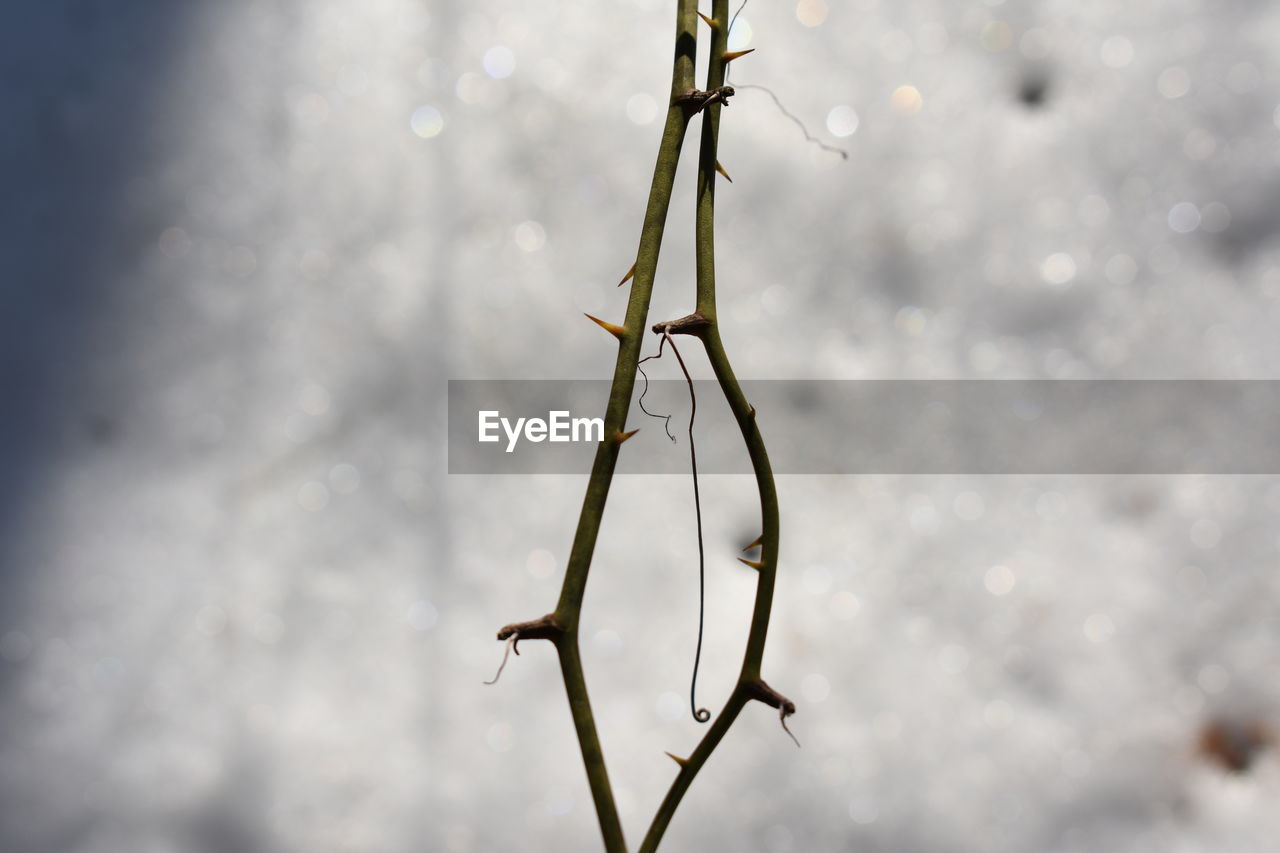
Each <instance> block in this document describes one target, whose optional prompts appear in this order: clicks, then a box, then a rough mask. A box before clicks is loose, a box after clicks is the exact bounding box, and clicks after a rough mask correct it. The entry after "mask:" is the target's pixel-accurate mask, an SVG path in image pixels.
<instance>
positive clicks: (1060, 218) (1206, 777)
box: [0, 0, 1280, 853]
mask: <svg viewBox="0 0 1280 853" xmlns="http://www.w3.org/2000/svg"><path fill="white" fill-rule="evenodd" d="M670 6H671V4H670V3H659V2H657V0H638V1H636V2H620V3H616V4H598V3H585V2H570V0H562V2H554V1H553V0H536V2H514V0H495V2H490V3H483V4H479V3H460V2H449V3H447V2H439V0H431V2H410V0H368V1H367V2H364V3H359V4H357V3H342V2H335V0H309V1H308V2H301V0H269V2H249V0H226V2H220V3H216V4H214V3H206V4H195V3H164V2H159V0H154V2H142V0H132V2H124V3H105V2H98V0H45V2H42V3H39V4H36V3H27V4H16V5H14V6H13V7H12V8H10V9H8V10H6V13H5V18H6V21H5V27H4V28H3V31H2V32H0V45H2V46H3V49H2V50H0V57H2V58H0V62H2V63H3V66H4V69H5V73H4V75H3V77H2V78H0V109H2V110H3V114H4V122H3V130H0V154H2V155H3V159H4V164H5V168H4V170H3V179H4V182H5V183H4V186H5V190H6V191H5V193H4V203H3V204H2V205H0V263H2V264H3V267H2V269H3V282H4V295H5V310H4V312H3V313H2V314H0V324H2V328H0V332H3V336H2V337H0V356H2V357H3V362H2V365H3V368H2V371H0V383H3V384H2V385H0V390H2V391H3V395H4V397H3V399H4V401H5V415H4V418H3V419H2V420H0V447H3V452H4V457H3V458H4V463H5V473H6V480H7V482H6V488H5V489H4V490H3V493H2V494H3V496H2V497H0V537H2V538H0V582H2V583H3V588H2V589H0V719H2V720H3V723H2V724H0V802H2V803H3V805H2V806H0V809H2V814H3V821H2V823H0V847H3V848H4V849H5V850H6V851H131V853H152V851H156V853H160V851H240V850H263V851H276V850H279V851H294V850H310V851H330V850H332V851H375V850H376V851H399V850H405V851H408V850H432V851H435V850H440V851H456V853H466V851H494V850H501V849H512V848H515V847H519V848H522V849H530V850H546V849H567V850H592V849H596V848H597V847H598V838H599V835H598V830H597V828H596V824H595V817H594V813H593V811H592V808H591V803H590V798H589V795H588V791H587V787H586V780H585V776H584V774H583V771H582V768H581V764H580V760H579V758H578V754H577V747H576V742H575V740H574V738H573V731H572V727H571V724H570V720H569V715H568V709H567V707H566V703H565V700H564V696H563V688H562V686H561V684H560V681H559V675H558V668H557V666H556V664H555V660H554V656H553V654H552V653H551V651H550V649H548V648H545V647H539V645H538V644H536V643H530V644H527V645H526V646H525V648H524V654H523V655H522V656H521V657H519V658H513V661H512V663H511V664H510V665H509V666H508V667H507V670H506V673H505V674H504V676H503V679H502V681H501V683H500V684H499V685H497V686H495V687H483V686H482V685H481V681H482V680H484V679H486V678H490V677H491V676H492V674H493V671H494V668H495V667H496V665H497V662H498V660H499V658H500V656H501V647H500V646H499V644H497V643H496V642H494V640H493V635H494V632H495V631H496V629H497V628H498V627H500V626H501V625H503V624H504V623H507V622H510V621H514V620H519V619H528V618H534V617H536V616H539V615H541V614H542V613H545V612H547V611H548V610H550V609H552V607H553V606H554V602H555V598H556V595H557V592H558V589H559V583H560V579H561V575H562V572H563V566H564V562H565V558H566V556H567V553H568V549H569V543H570V541H571V537H572V533H573V528H574V524H575V521H576V516H577V511H578V508H579V505H580V501H581V497H582V490H583V487H584V485H585V472H584V476H581V477H516V476H511V477H456V476H455V477H449V476H448V475H447V474H445V473H444V471H445V467H444V462H445V447H444V445H443V437H444V414H445V413H444V410H443V405H444V394H445V381H446V380H447V379H448V378H477V379H479V378H493V379H509V378H600V377H607V376H608V375H610V372H611V369H612V362H613V354H614V348H613V345H612V342H611V341H610V340H609V339H608V337H607V336H605V335H603V334H602V333H601V332H600V331H599V330H598V329H596V328H595V327H594V326H593V325H592V324H591V323H589V322H588V321H586V320H585V319H583V318H582V316H581V312H583V311H589V312H591V313H593V314H596V315H598V316H602V317H604V318H605V319H610V320H615V321H616V320H618V319H619V318H620V317H621V314H622V312H623V310H624V306H625V300H626V294H627V289H626V288H622V289H616V288H615V287H614V284H615V283H616V282H617V280H618V279H619V278H620V277H621V275H622V274H623V273H624V272H625V271H626V269H627V267H628V266H629V265H630V263H631V260H632V258H633V256H634V251H635V245H636V241H637V238H638V234H639V227H640V220H641V216H642V213H643V210H644V204H645V198H646V193H647V189H648V185H649V180H650V176H651V170H652V165H653V158H654V154H655V153H656V149H657V144H658V136H659V133H660V123H661V113H662V108H663V101H664V99H665V97H666V93H667V87H668V86H669V80H670V56H671V51H672V44H671V36H672V32H673V18H674V12H673V9H672V8H669V7H670ZM704 11H709V10H704ZM1277 43H1280V7H1278V6H1276V5H1275V4H1272V3H1266V2H1261V0H1259V2H1249V0H1134V2H1128V3H1123V4H1121V3H1115V2H1102V0H1074V2H1059V0H1040V1H1039V2H1037V1H1036V0H1025V2H1013V0H1009V2H1000V0H950V2H942V0H911V2H889V0H854V1H853V2H847V3H836V2H834V0H833V2H829V3H826V2H823V0H800V2H799V3H796V2H791V0H788V2H781V3H769V2H765V1H764V0H755V1H754V2H752V3H750V4H749V5H748V6H747V7H746V9H745V10H744V11H743V12H742V15H741V17H740V18H739V20H738V24H737V29H736V31H735V33H734V46H737V47H754V48H756V52H755V53H754V54H751V55H750V56H749V57H747V58H745V59H743V60H740V61H739V62H737V63H735V64H734V66H733V82H734V83H735V84H744V85H745V84H755V85H763V86H768V87H769V88H770V89H771V90H772V91H773V92H775V93H776V94H777V96H778V97H779V98H780V99H781V101H782V102H783V103H784V104H785V105H786V107H787V109H788V110H790V111H791V112H792V113H794V114H795V115H796V116H798V117H800V118H801V119H802V120H804V121H805V122H806V123H807V124H808V125H809V127H810V129H811V131H812V132H813V134H814V135H815V136H818V137H820V138H821V139H822V140H823V141H824V142H826V143H828V144H831V145H835V146H839V147H843V148H844V149H846V150H847V151H848V153H849V159H848V160H847V161H845V160H842V159H841V158H840V157H838V156H836V155H834V154H831V153H829V152H825V151H823V150H822V149H820V148H819V147H817V146H815V145H812V144H810V143H807V142H805V140H804V137H803V135H802V134H801V133H800V131H799V130H798V129H797V127H796V126H795V125H794V124H793V123H791V122H790V121H789V120H788V119H787V118H786V117H785V116H784V115H783V114H782V113H780V112H779V111H778V109H777V107H776V106H775V105H774V103H773V102H772V101H771V100H770V98H769V97H768V95H766V94H765V93H764V92H761V91H759V90H752V89H746V88H744V89H742V90H741V91H740V92H739V94H738V96H737V97H735V98H734V100H733V101H732V107H731V108H730V109H729V110H727V111H725V112H724V113H723V122H722V133H721V161H722V162H723V163H724V165H725V167H726V168H727V170H728V171H729V173H730V175H732V177H733V180H734V183H733V184H723V183H722V184H721V185H720V191H719V193H718V196H719V198H718V202H719V204H718V207H719V230H718V235H717V241H718V246H719V264H720V267H719V279H720V282H721V286H720V287H721V297H720V305H721V309H720V313H721V322H722V327H723V335H724V338H725V341H726V345H727V347H728V349H729V352H730V354H731V357H732V358H733V360H734V363H735V365H736V367H737V371H738V374H739V376H742V377H750V378H975V379H999V378H1010V377H1018V378H1047V379H1060V378H1078V377H1088V378H1117V379H1118V378H1222V379H1227V378H1231V379H1244V378H1280V370H1278V369H1277V358H1278V357H1280V345H1278V344H1277V340H1276V334H1275V329H1276V327H1277V321H1278V320H1280V305H1278V300H1280V234H1278V233H1277V228H1276V224H1277V214H1276V198H1277V193H1280V168H1278V167H1280V146H1278V145H1277V142H1278V141H1280V64H1278V63H1277V60H1276V52H1275V46H1276V44H1277ZM691 137H693V138H692V139H691V140H690V143H691V145H690V148H689V149H688V150H687V151H686V163H685V166H684V168H682V170H681V174H680V176H679V177H678V181H677V193H676V198H675V201H674V203H673V206H672V215H671V219H670V221H669V224H668V230H667V241H666V244H665V246H664V250H663V256H662V264H661V267H660V270H659V278H658V284H657V288H656V291H655V295H654V300H653V317H654V318H655V319H663V318H668V317H676V316H681V315H683V314H685V313H687V312H688V311H689V310H691V309H692V305H693V293H692V288H693V286H692V253H691V248H692V206H693V200H692V195H693V184H694V174H693V171H692V160H693V145H696V134H691ZM695 352H696V351H694V350H690V351H689V352H688V353H686V357H687V358H688V357H689V355H690V353H695ZM690 361H691V362H692V365H693V369H694V370H695V371H696V372H697V373H698V375H700V376H705V375H709V371H707V369H706V365H705V363H704V362H703V361H702V359H701V358H700V356H698V355H696V354H694V355H693V357H692V358H691V359H690ZM664 364H665V362H664ZM671 369H672V370H674V368H673V367H672V368H671ZM661 375H664V376H665V378H674V375H667V374H661ZM635 417H636V418H639V417H640V416H639V413H636V414H635ZM762 424H764V425H765V426H766V428H767V424H768V421H767V413H762ZM637 425H638V424H637ZM766 436H767V434H766ZM708 440H710V439H708ZM733 440H735V441H736V440H737V439H736V437H735V438H734V439H733ZM672 452H673V453H683V450H682V448H679V447H677V448H673V449H672ZM780 490H781V497H782V506H783V525H784V535H783V555H782V565H781V579H780V583H779V588H778V593H777V598H776V604H775V619H774V623H773V629H772V631H771V635H770V643H769V648H768V651H767V653H766V658H765V660H766V673H765V677H766V678H767V679H768V680H769V681H770V683H772V684H773V685H774V686H775V687H777V688H778V689H779V690H781V691H782V692H784V693H786V694H788V695H789V696H791V698H793V699H794V700H795V701H796V703H797V704H798V706H799V713H798V714H797V715H796V717H794V718H793V719H792V721H791V725H792V729H793V731H795V732H796V734H797V736H798V737H799V739H800V741H801V743H803V744H804V748H803V749H801V750H796V749H795V747H794V746H793V745H792V744H791V742H790V740H789V739H787V738H786V736H785V735H784V734H783V733H782V732H781V731H780V729H779V727H778V724H777V718H776V716H775V715H773V714H771V713H770V712H768V710H767V709H764V708H763V707H760V706H756V707H752V708H748V710H747V711H746V712H745V713H744V715H743V717H742V718H741V720H740V722H739V723H738V724H737V725H736V726H735V728H734V730H733V731H732V733H731V734H730V736H729V737H728V738H727V740H726V741H725V742H724V744H723V745H722V747H721V749H720V750H719V751H718V752H717V754H716V755H715V756H714V758H713V760H712V761H711V763H710V764H709V766H708V767H707V768H706V769H705V770H704V772H703V774H702V775H701V776H700V777H699V778H698V780H697V782H696V783H695V786H694V788H693V790H692V791H691V793H690V795H689V796H688V798H687V799H686V800H685V802H684V805H683V806H682V808H681V810H680V811H679V813H678V814H677V816H676V819H675V821H674V822H673V824H672V826H671V829H670V830H669V832H668V835H667V843H666V847H669V848H670V849H671V850H730V849H732V850H748V851H757V850H758V851H770V853H786V851H805V850H850V851H860V853H861V851H876V850H886V851H887V850H893V851H897V852H898V853H910V851H944V850H945V851H990V850H1000V851H1003V850H1008V851H1024V850H1044V851H1075V850H1085V849H1088V850H1098V849H1102V850H1108V851H1140V850H1142V851H1145V850H1152V849H1161V850H1168V851H1201V850H1205V851H1207V850H1214V851H1246V850H1260V849H1265V847H1264V843H1265V842H1267V841H1268V840H1269V839H1273V838H1274V837H1275V836H1276V834H1277V832H1280V819H1278V818H1277V815H1278V814H1280V811H1278V810H1277V808H1276V804H1277V798H1278V797H1280V762H1278V761H1277V758H1276V755H1275V753H1274V751H1273V750H1272V749H1271V746H1272V742H1271V741H1270V739H1273V738H1274V737H1275V734H1274V733H1275V732H1278V731H1280V691H1278V689H1277V684H1280V657H1278V656H1277V649H1278V646H1277V641H1278V640H1280V623H1278V622H1277V617H1276V613H1275V606H1274V602H1275V601H1276V600H1277V597H1278V594H1280V589H1277V586H1278V580H1277V578H1278V577H1280V576H1278V575H1277V573H1276V571H1275V568H1276V562H1277V552H1278V549H1280V535H1278V534H1277V530H1278V529H1280V528H1278V526H1277V525H1276V523H1275V519H1276V518H1277V516H1278V515H1280V480H1278V479H1277V478H1275V477H1266V476H1256V477H1129V478H1123V477H1090V478H1083V477H1074V478H1073V477H1047V476H1046V477H1035V478H1031V477H888V476H884V477H857V478H854V477H847V478H837V477H831V478H822V477H786V478H782V479H781V480H780ZM753 492H754V489H753V488H751V486H750V482H749V481H748V480H745V479H742V478H731V477H723V478H708V479H707V480H705V481H704V484H703V501H704V513H705V515H706V523H707V537H708V538H707V542H708V546H709V554H710V559H709V563H708V584H709V595H710V598H709V602H708V608H709V612H708V619H709V621H708V638H707V646H706V648H705V650H704V657H703V661H704V670H703V676H702V678H701V680H700V699H701V700H702V701H703V702H704V703H706V704H708V705H709V706H710V707H711V708H712V709H713V710H716V709H718V708H719V706H720V703H722V702H723V699H724V697H725V696H726V695H727V691H728V689H729V688H730V686H731V685H732V683H733V679H734V677H735V675H736V672H737V668H738V665H739V662H740V656H741V650H742V644H743V641H744V638H745V627H746V622H747V616H748V608H749V602H750V598H751V595H752V591H753V578H752V577H750V576H749V575H748V573H747V572H746V570H744V569H743V568H742V566H741V565H740V564H738V563H736V562H735V560H734V557H735V556H736V553H737V549H738V548H740V547H741V546H742V545H743V544H745V543H746V542H747V541H749V540H750V539H752V538H754V536H755V535H756V533H758V529H757V524H758V522H757V521H756V518H757V509H756V505H755V501H754V498H753V497H752V495H753ZM689 498H690V496H689V488H688V482H687V481H686V480H684V479H681V478H671V477H667V478H646V477H627V478H621V479H619V480H618V481H617V483H616V484H615V487H614V491H613V494H612V496H611V498H610V504H609V508H608V513H607V516H606V521H605V525H604V528H603V531H602V536H601V541H600V546H599V548H598V550H597V555H596V560H595V564H594V572H593V575H592V580H591V584H590V586H589V590H588V596H587V602H586V609H585V611H584V625H583V639H584V654H585V656H586V666H587V676H588V684H589V686H590V688H591V691H592V698H593V702H594V705H595V708H596V714H597V720H598V723H599V725H600V727H601V736H602V739H603V743H604V747H605V752H606V756H607V758H608V760H609V768H610V771H611V774H612V777H613V783H614V788H615V791H616V793H617V795H618V798H619V802H620V807H621V809H622V811H623V819H624V821H625V824H626V827H627V830H628V836H629V838H630V839H631V840H632V842H633V843H635V842H638V840H639V838H640V837H641V835H642V834H643V829H644V827H645V825H647V821H648V818H649V816H650V815H651V813H652V811H653V809H654V808H656V806H657V803H658V802H659V800H660V798H661V796H662V794H663V793H664V792H665V789H666V786H667V784H668V783H669V781H670V779H671V778H672V776H673V773H674V770H675V766H674V765H673V764H672V763H671V761H670V759H668V758H666V757H665V756H664V755H663V751H664V750H670V751H672V752H675V753H677V754H686V753H687V751H688V749H689V748H690V747H691V745H692V744H693V743H694V742H695V741H696V739H697V738H698V737H699V736H700V735H701V733H702V731H703V729H702V727H700V726H698V725H697V724H695V723H693V722H692V721H691V720H690V719H689V718H688V715H687V709H686V704H685V703H686V694H685V690H686V689H687V679H688V675H689V668H690V665H691V659H692V647H693V638H694V631H695V629H696V622H695V617H696V612H697V603H696V589H697V577H696V550H695V545H694V539H693V529H692V521H691V518H692V514H691V506H690V500H689ZM1215 738H1216V740H1217V741H1225V742H1227V747H1222V746H1221V745H1219V746H1217V747H1214V748H1206V747H1205V746H1203V744H1202V742H1203V741H1205V740H1206V739H1207V740H1208V741H1210V742H1214V741H1215ZM1252 747H1256V750H1255V751H1250V749H1251V748H1252ZM1233 750H1234V751H1235V752H1238V753H1239V754H1240V755H1239V756H1236V757H1231V756H1229V755H1228V754H1229V753H1232V752H1233ZM1224 756H1227V757H1226V758H1224ZM1240 756H1243V757H1240ZM1232 761H1234V762H1235V763H1236V764H1237V765H1238V766H1239V769H1238V771H1232V770H1230V769H1229V768H1228V767H1227V766H1226V765H1227V764H1230V763H1232ZM666 847H664V849H666Z"/></svg>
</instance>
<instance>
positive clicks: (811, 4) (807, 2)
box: [796, 0, 829, 27]
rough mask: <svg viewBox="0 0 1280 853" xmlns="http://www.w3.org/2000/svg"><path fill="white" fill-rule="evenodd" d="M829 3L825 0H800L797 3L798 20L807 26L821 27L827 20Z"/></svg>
mask: <svg viewBox="0 0 1280 853" xmlns="http://www.w3.org/2000/svg"><path fill="white" fill-rule="evenodd" d="M828 12H829V10H828V9H827V4H826V3H825V2H823V0H800V2H799V3H797V4H796V20H798V21H799V22H800V23H802V24H804V25H805V26H806V27H820V26H822V23H823V22H824V21H825V20H827V14H828Z"/></svg>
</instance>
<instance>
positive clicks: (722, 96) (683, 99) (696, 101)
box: [671, 51, 749, 119]
mask: <svg viewBox="0 0 1280 853" xmlns="http://www.w3.org/2000/svg"><path fill="white" fill-rule="evenodd" d="M748 52H749V51H748ZM726 55H727V54H726ZM734 94H735V93H734V89H733V87H732V86H719V87H717V88H715V89H709V90H707V91H703V90H702V89H687V90H685V91H684V92H683V93H681V94H679V95H676V97H675V98H674V99H672V101H671V104H672V106H676V105H679V106H680V107H681V108H682V109H683V110H684V115H685V118H686V119H688V118H692V117H693V116H695V115H697V114H698V113H700V112H702V111H703V110H705V109H706V108H707V107H709V106H711V105H712V104H722V105H724V106H726V107H727V106H729V99H730V98H732V97H733V96H734Z"/></svg>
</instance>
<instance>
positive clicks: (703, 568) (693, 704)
mask: <svg viewBox="0 0 1280 853" xmlns="http://www.w3.org/2000/svg"><path fill="white" fill-rule="evenodd" d="M662 337H663V338H665V339H666V340H667V341H669V342H670V343H671V351H672V352H674V353H675V354H676V361H678V362H680V370H681V371H683V373H684V379H685V382H687V383H689V464H690V467H692V469H693V509H694V513H695V515H696V516H697V520H698V647H697V650H696V651H695V652H694V654H693V678H692V679H691V680H690V681H689V709H690V710H692V711H693V718H694V719H695V720H697V721H698V722H699V723H705V722H707V721H708V720H710V719H711V712H710V711H708V710H707V709H706V708H699V707H698V700H697V692H698V665H699V664H700V663H701V662H702V626H703V624H704V623H705V622H706V615H707V557H706V549H705V547H704V546H703V543H702V498H701V497H700V495H699V494H698V452H697V450H696V449H695V448H694V444H693V419H694V417H695V416H697V414H698V397H697V395H696V394H694V392H693V377H692V376H690V375H689V368H687V367H685V364H684V359H683V358H681V356H680V350H679V349H678V348H677V347H676V342H675V341H674V340H673V339H672V337H671V333H670V332H668V331H667V329H666V328H664V329H663V330H662Z"/></svg>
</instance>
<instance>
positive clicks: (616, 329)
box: [582, 312, 627, 340]
mask: <svg viewBox="0 0 1280 853" xmlns="http://www.w3.org/2000/svg"><path fill="white" fill-rule="evenodd" d="M582 316H584V317H586V318H587V319H589V320H591V321H592V322H593V323H595V324H596V325H597V326H599V327H600V328H602V329H604V330H605V331H606V332H608V333H609V334H611V335H613V336H614V337H615V338H617V339H618V340H622V338H623V336H624V335H626V333H627V330H626V329H624V328H623V327H622V326H615V325H614V324H613V323H606V322H605V321H604V320H601V319H600V318H599V317H592V316H591V315H590V314H587V313H585V312H584V313H583V315H582Z"/></svg>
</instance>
